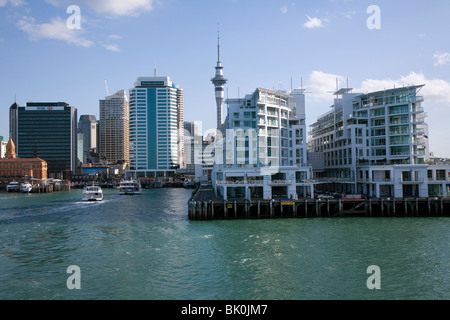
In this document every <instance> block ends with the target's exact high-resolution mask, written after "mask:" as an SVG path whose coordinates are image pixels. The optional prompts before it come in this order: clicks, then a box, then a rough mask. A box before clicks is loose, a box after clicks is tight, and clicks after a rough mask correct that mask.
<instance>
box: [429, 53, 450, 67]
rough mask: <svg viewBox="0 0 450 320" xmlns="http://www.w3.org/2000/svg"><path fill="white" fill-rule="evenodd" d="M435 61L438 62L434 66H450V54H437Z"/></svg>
mask: <svg viewBox="0 0 450 320" xmlns="http://www.w3.org/2000/svg"><path fill="white" fill-rule="evenodd" d="M433 59H435V60H436V62H435V63H434V65H435V66H436V67H439V66H444V65H446V64H450V53H448V52H436V53H435V54H434V56H433Z"/></svg>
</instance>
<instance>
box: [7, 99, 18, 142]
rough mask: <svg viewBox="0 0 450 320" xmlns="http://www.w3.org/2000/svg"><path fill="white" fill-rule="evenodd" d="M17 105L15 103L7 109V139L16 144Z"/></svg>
mask: <svg viewBox="0 0 450 320" xmlns="http://www.w3.org/2000/svg"><path fill="white" fill-rule="evenodd" d="M18 108H19V105H18V104H17V102H14V104H13V105H12V106H11V107H10V108H9V137H10V138H11V139H12V140H13V142H14V144H17V109H18Z"/></svg>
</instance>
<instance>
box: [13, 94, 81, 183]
mask: <svg viewBox="0 0 450 320" xmlns="http://www.w3.org/2000/svg"><path fill="white" fill-rule="evenodd" d="M17 109H18V110H17V133H18V134H17V143H16V146H17V155H18V157H20V158H40V159H43V160H45V161H46V162H47V164H48V175H49V178H58V179H61V178H64V179H69V177H70V173H71V172H75V171H76V165H77V109H76V108H74V107H71V106H69V104H67V103H65V102H56V103H55V102H32V103H31V102H30V103H27V105H26V106H25V107H18V108H17Z"/></svg>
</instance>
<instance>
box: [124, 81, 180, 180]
mask: <svg viewBox="0 0 450 320" xmlns="http://www.w3.org/2000/svg"><path fill="white" fill-rule="evenodd" d="M183 127H184V121H183V89H181V88H179V87H178V86H177V85H175V84H174V83H173V82H172V81H171V80H170V78H169V77H142V78H138V79H137V81H136V83H135V86H134V88H132V89H130V170H129V171H127V177H136V178H159V177H161V178H163V177H166V176H170V175H171V174H173V173H175V172H176V170H177V169H178V168H180V167H183V166H184V161H183V150H184V130H183Z"/></svg>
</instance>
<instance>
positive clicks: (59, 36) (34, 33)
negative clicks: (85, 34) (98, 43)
mask: <svg viewBox="0 0 450 320" xmlns="http://www.w3.org/2000/svg"><path fill="white" fill-rule="evenodd" d="M17 25H18V27H19V28H20V30H22V31H24V32H26V33H27V34H28V35H29V37H30V39H31V40H39V39H53V40H62V41H65V42H67V43H69V44H74V45H76V46H80V47H86V48H87V47H90V46H92V44H93V42H92V41H90V40H86V39H84V38H82V37H80V33H81V32H82V31H81V30H71V29H69V28H68V27H67V23H66V20H63V19H61V18H55V19H52V20H51V22H50V23H43V24H37V23H36V21H35V19H34V18H31V17H23V18H22V19H20V20H19V22H18V23H17Z"/></svg>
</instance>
